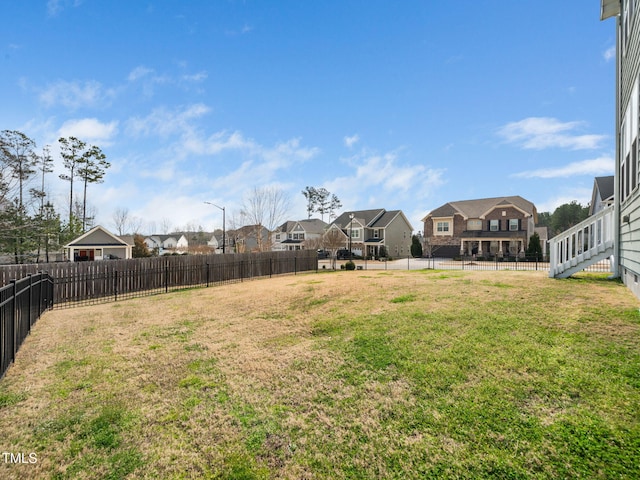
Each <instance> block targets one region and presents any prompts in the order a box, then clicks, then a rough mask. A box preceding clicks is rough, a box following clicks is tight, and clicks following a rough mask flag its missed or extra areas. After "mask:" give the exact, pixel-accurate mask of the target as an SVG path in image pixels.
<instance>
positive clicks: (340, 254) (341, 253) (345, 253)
mask: <svg viewBox="0 0 640 480" xmlns="http://www.w3.org/2000/svg"><path fill="white" fill-rule="evenodd" d="M351 257H352V254H351V252H350V251H349V250H347V249H346V248H341V249H340V250H338V251H337V252H336V258H337V259H338V260H347V259H349V258H351Z"/></svg>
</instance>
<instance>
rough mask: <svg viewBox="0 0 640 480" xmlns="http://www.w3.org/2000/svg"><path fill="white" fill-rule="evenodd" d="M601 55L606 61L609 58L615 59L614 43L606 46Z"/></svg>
mask: <svg viewBox="0 0 640 480" xmlns="http://www.w3.org/2000/svg"><path fill="white" fill-rule="evenodd" d="M602 56H603V57H604V59H605V60H606V61H607V62H609V61H611V60H615V58H616V46H615V45H614V46H612V47H609V48H607V49H606V50H605V52H604V54H603V55H602Z"/></svg>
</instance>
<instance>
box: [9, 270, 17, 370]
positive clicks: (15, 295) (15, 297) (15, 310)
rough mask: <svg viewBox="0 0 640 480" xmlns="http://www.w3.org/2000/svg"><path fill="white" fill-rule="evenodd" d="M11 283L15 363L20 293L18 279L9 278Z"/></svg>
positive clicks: (13, 358) (13, 354)
mask: <svg viewBox="0 0 640 480" xmlns="http://www.w3.org/2000/svg"><path fill="white" fill-rule="evenodd" d="M9 283H11V285H12V288H11V296H12V297H13V300H12V301H13V308H12V310H13V312H12V316H13V339H12V342H13V345H12V348H11V350H12V352H11V363H13V361H14V360H15V359H16V353H17V352H18V347H17V345H18V331H19V328H18V302H17V300H18V299H17V293H18V288H17V283H16V280H15V279H13V280H9Z"/></svg>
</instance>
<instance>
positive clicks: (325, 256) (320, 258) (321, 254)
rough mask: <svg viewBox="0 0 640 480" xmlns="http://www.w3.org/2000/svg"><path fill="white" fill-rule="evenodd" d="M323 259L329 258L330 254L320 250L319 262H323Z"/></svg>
mask: <svg viewBox="0 0 640 480" xmlns="http://www.w3.org/2000/svg"><path fill="white" fill-rule="evenodd" d="M323 258H329V252H327V251H326V250H318V260H322V259H323Z"/></svg>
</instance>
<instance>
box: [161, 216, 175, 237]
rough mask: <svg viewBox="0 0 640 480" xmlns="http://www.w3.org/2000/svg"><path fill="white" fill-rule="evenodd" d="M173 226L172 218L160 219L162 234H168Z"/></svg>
mask: <svg viewBox="0 0 640 480" xmlns="http://www.w3.org/2000/svg"><path fill="white" fill-rule="evenodd" d="M172 228H173V225H172V223H171V220H169V219H168V218H166V217H165V218H163V219H162V220H160V234H162V235H168V234H169V233H170V232H171V229H172Z"/></svg>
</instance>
